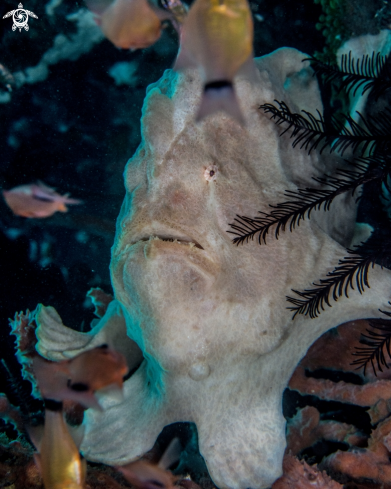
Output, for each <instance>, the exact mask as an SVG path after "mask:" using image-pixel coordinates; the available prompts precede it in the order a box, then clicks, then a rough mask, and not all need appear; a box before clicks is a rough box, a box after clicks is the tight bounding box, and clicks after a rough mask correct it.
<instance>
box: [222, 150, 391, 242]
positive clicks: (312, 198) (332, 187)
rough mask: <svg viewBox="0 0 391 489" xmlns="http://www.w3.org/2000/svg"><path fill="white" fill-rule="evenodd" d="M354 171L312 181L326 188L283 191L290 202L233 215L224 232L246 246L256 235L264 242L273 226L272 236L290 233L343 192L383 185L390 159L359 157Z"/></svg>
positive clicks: (388, 170) (345, 171) (340, 171)
mask: <svg viewBox="0 0 391 489" xmlns="http://www.w3.org/2000/svg"><path fill="white" fill-rule="evenodd" d="M354 168H355V169H354V170H337V171H336V174H337V175H338V176H337V177H330V178H314V180H315V181H316V182H319V183H321V184H322V185H326V186H328V187H329V188H326V189H319V188H305V189H298V190H297V191H292V190H287V191H286V192H285V195H286V196H287V197H291V198H292V200H288V201H286V202H281V203H279V204H276V205H270V207H272V208H273V209H274V210H272V211H271V212H270V213H269V214H267V213H265V212H259V214H261V217H254V218H251V217H247V216H239V215H237V216H236V218H235V219H234V222H233V223H231V224H230V226H231V230H230V231H227V232H228V233H231V234H234V235H235V236H236V237H235V238H234V239H233V240H232V241H233V243H235V244H237V245H239V244H243V243H245V242H246V243H247V242H248V241H249V240H250V239H251V240H253V239H254V237H255V236H256V235H257V234H259V236H258V242H259V244H262V243H266V236H267V234H268V233H269V231H270V229H271V228H272V227H275V232H274V234H275V237H276V238H277V239H278V236H279V234H280V232H281V231H285V229H286V226H287V225H288V226H289V230H290V231H292V230H293V229H294V228H295V227H296V225H297V226H299V225H300V221H301V220H302V219H305V218H306V217H307V218H310V216H311V212H312V211H313V210H317V209H318V210H319V209H321V208H322V207H323V209H324V210H325V211H327V210H329V208H330V205H331V203H332V201H333V200H334V199H335V197H337V196H338V195H340V194H342V193H345V192H352V194H353V193H354V191H355V190H356V189H357V187H359V186H360V185H362V184H364V183H367V182H370V181H372V180H380V181H385V182H387V175H388V174H389V173H390V171H391V160H388V159H384V158H383V157H380V156H379V155H378V156H376V157H368V158H360V159H357V160H356V161H355V163H354Z"/></svg>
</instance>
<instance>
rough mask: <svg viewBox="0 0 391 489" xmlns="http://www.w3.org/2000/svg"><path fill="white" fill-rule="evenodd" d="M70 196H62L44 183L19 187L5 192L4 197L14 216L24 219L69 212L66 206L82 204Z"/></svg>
mask: <svg viewBox="0 0 391 489" xmlns="http://www.w3.org/2000/svg"><path fill="white" fill-rule="evenodd" d="M68 195H69V194H65V195H60V194H58V193H57V192H55V190H54V189H53V188H51V187H48V186H47V185H45V184H44V183H42V182H38V183H31V184H29V185H19V186H18V187H15V188H13V189H11V190H3V197H4V200H5V201H6V203H7V205H8V207H9V208H10V209H11V210H12V212H13V213H14V214H16V215H17V216H22V217H30V218H42V217H49V216H51V215H53V214H54V213H55V212H57V211H59V212H67V211H68V208H67V206H66V205H75V204H81V203H82V201H81V200H77V199H70V198H69V197H68Z"/></svg>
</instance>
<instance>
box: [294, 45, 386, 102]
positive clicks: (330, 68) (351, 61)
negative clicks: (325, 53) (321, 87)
mask: <svg viewBox="0 0 391 489" xmlns="http://www.w3.org/2000/svg"><path fill="white" fill-rule="evenodd" d="M307 60H308V61H310V63H311V67H312V69H313V70H314V72H315V74H319V75H320V76H321V77H322V78H323V80H324V81H325V82H326V83H330V82H333V81H335V82H337V83H338V84H339V88H340V90H345V91H346V92H347V93H350V92H352V93H353V95H356V93H357V92H358V91H359V90H361V92H362V94H364V93H366V92H368V91H372V94H373V95H374V96H375V98H379V97H380V96H381V95H382V94H383V93H385V92H386V91H387V90H389V89H390V88H391V68H390V66H389V64H388V63H387V57H386V56H382V55H381V54H380V53H375V52H373V53H372V55H371V56H370V55H368V54H367V55H364V56H363V57H362V58H358V59H355V58H353V57H352V52H351V51H350V52H349V54H344V55H343V56H342V60H341V67H340V68H338V67H337V66H336V65H334V64H331V63H323V62H322V61H319V60H318V59H317V58H315V57H311V58H306V60H303V61H307Z"/></svg>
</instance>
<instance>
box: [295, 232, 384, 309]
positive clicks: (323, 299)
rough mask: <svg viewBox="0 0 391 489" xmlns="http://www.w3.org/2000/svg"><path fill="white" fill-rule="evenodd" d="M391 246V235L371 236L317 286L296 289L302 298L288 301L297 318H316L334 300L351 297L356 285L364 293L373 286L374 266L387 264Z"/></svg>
mask: <svg viewBox="0 0 391 489" xmlns="http://www.w3.org/2000/svg"><path fill="white" fill-rule="evenodd" d="M390 246H391V235H389V236H382V237H381V238H371V239H370V240H369V241H368V242H366V243H364V244H362V245H361V246H360V247H358V248H357V249H355V250H349V249H348V250H347V252H348V254H349V255H350V256H347V257H345V258H343V259H342V260H339V263H338V266H336V267H335V268H334V270H332V271H331V272H329V273H328V274H327V276H326V278H325V279H321V280H319V282H318V283H314V284H313V285H314V288H313V289H306V290H304V291H299V290H293V292H294V293H295V294H297V295H298V296H299V297H298V298H297V297H289V296H288V297H287V301H288V302H290V303H291V304H293V306H291V307H288V309H289V310H291V311H293V317H295V316H296V315H297V314H304V315H309V316H310V317H311V318H316V317H318V316H319V314H320V313H321V311H324V310H325V306H329V307H331V306H332V304H331V300H334V301H337V300H338V299H339V298H340V297H342V296H343V295H344V296H345V297H349V290H352V289H353V290H354V288H355V287H357V290H358V291H359V292H360V294H362V293H363V292H364V290H365V288H366V287H369V281H368V271H369V269H370V267H374V266H375V264H378V265H380V266H381V267H383V266H384V264H385V263H386V262H387V260H388V258H389V256H390V255H389V251H388V250H389V247H390Z"/></svg>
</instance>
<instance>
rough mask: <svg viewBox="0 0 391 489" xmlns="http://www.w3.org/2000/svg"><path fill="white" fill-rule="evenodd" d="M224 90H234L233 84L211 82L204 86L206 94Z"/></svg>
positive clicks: (223, 81)
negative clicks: (211, 91)
mask: <svg viewBox="0 0 391 489" xmlns="http://www.w3.org/2000/svg"><path fill="white" fill-rule="evenodd" d="M222 88H232V83H231V82H229V81H227V80H218V81H214V82H210V83H207V84H206V85H205V86H204V92H208V91H209V90H221V89H222Z"/></svg>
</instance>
